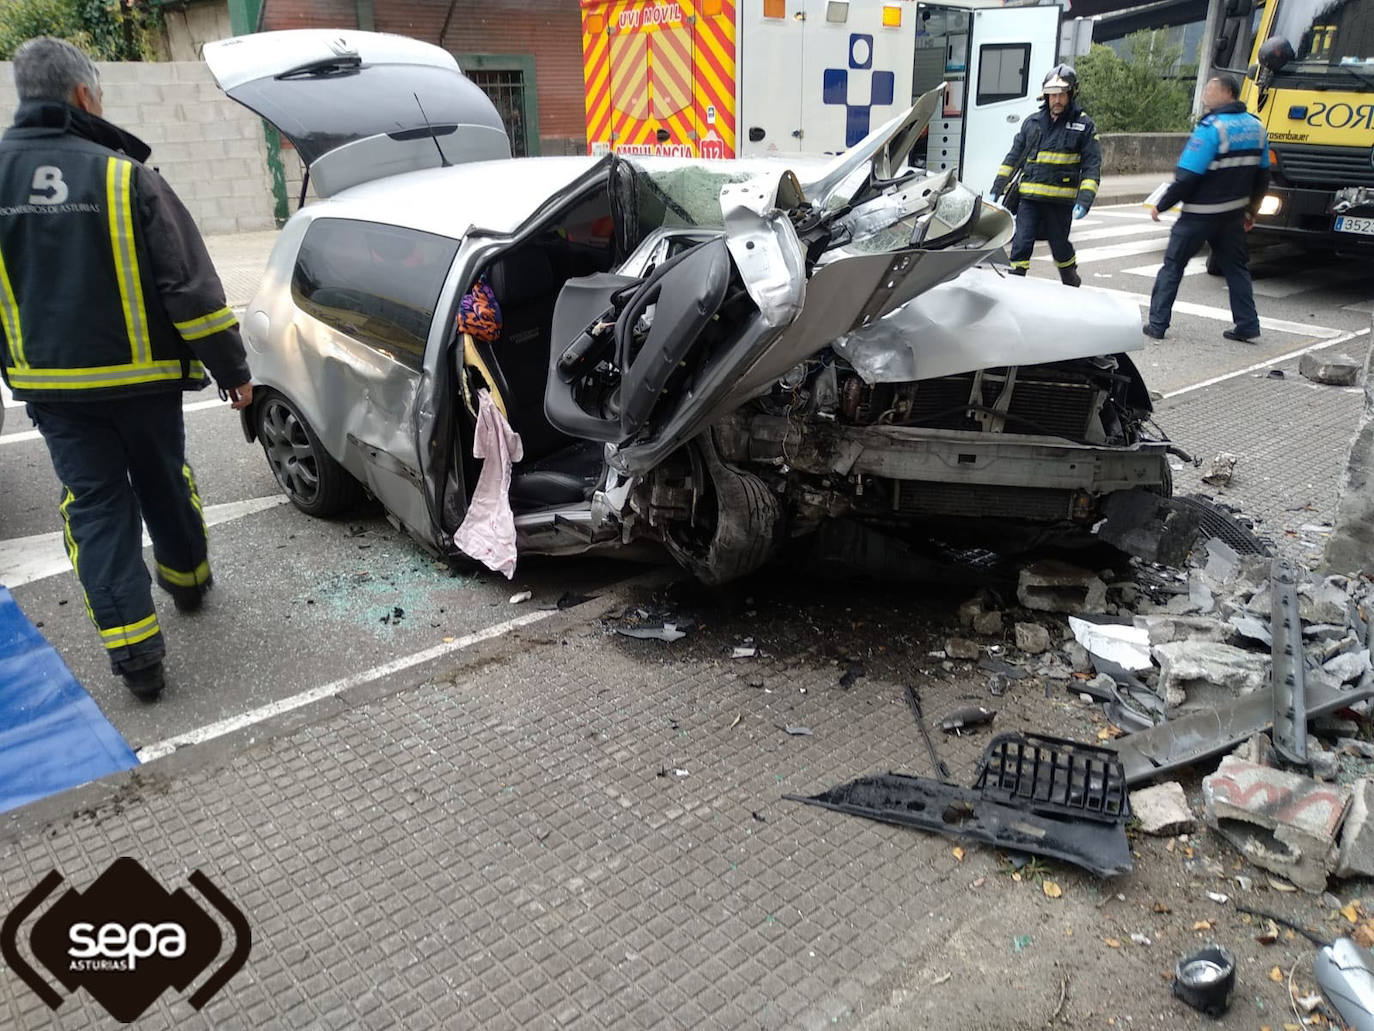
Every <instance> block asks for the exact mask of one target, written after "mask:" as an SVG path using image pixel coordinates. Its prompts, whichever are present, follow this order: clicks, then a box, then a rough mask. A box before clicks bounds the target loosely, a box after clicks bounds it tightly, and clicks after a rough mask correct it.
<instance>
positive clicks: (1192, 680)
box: [1153, 641, 1270, 705]
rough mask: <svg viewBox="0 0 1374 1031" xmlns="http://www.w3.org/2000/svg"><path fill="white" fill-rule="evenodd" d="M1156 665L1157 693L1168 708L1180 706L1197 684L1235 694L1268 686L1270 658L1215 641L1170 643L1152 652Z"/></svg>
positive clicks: (1157, 646)
mask: <svg viewBox="0 0 1374 1031" xmlns="http://www.w3.org/2000/svg"><path fill="white" fill-rule="evenodd" d="M1153 654H1154V657H1155V661H1156V662H1158V663H1159V693H1160V695H1161V696H1163V698H1164V701H1165V702H1166V703H1167V704H1169V705H1182V704H1183V703H1184V702H1185V701H1186V700H1187V693H1188V690H1189V688H1190V687H1191V686H1193V685H1196V684H1215V685H1216V686H1217V687H1224V688H1228V689H1229V690H1231V691H1234V692H1235V693H1237V694H1248V693H1249V692H1251V691H1257V690H1259V689H1260V688H1261V687H1264V686H1266V685H1267V684H1268V683H1269V664H1270V658H1269V656H1267V655H1262V654H1260V653H1257V652H1248V651H1246V650H1245V649H1243V648H1233V647H1231V646H1230V645H1229V644H1218V643H1216V642H1215V641H1173V642H1171V643H1169V644H1161V645H1156V646H1155V648H1154V649H1153Z"/></svg>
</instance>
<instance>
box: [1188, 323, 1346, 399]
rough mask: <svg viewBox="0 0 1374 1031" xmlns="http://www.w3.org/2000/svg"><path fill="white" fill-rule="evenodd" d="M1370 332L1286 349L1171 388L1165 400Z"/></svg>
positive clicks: (1339, 336)
mask: <svg viewBox="0 0 1374 1031" xmlns="http://www.w3.org/2000/svg"><path fill="white" fill-rule="evenodd" d="M1368 333H1369V329H1368V327H1366V328H1365V329H1357V330H1355V331H1353V332H1351V333H1342V334H1340V335H1338V336H1335V337H1332V338H1330V339H1328V340H1321V341H1318V342H1317V343H1315V344H1308V345H1307V346H1306V347H1299V348H1296V349H1295V350H1292V351H1285V352H1284V353H1283V354H1279V355H1275V356H1274V357H1273V358H1266V359H1265V360H1264V361H1262V362H1256V363H1255V364H1254V365H1247V366H1246V367H1245V368H1243V369H1237V370H1236V371H1235V372H1228V373H1225V374H1224V375H1221V376H1213V377H1212V378H1211V379H1204V380H1202V381H1200V382H1198V383H1191V384H1189V385H1188V386H1186V387H1179V388H1178V389H1177V390H1171V391H1169V393H1167V394H1165V395H1164V400H1166V401H1167V400H1169V399H1170V398H1171V397H1178V396H1180V395H1181V394H1190V393H1192V392H1193V391H1194V390H1202V389H1203V388H1204V387H1210V386H1215V385H1216V384H1218V383H1224V382H1226V381H1227V380H1228V379H1235V378H1236V377H1237V376H1248V375H1250V374H1251V373H1252V372H1258V371H1259V370H1260V369H1267V368H1269V367H1270V366H1273V365H1278V364H1279V363H1280V362H1286V361H1288V360H1289V359H1290V358H1300V357H1301V356H1303V355H1305V354H1311V353H1312V352H1313V351H1322V350H1325V349H1326V348H1328V347H1337V346H1339V345H1341V344H1347V343H1349V342H1350V341H1352V340H1356V339H1358V338H1359V337H1362V336H1365V335H1367V334H1368ZM1325 389H1330V388H1325ZM1354 390H1355V392H1357V393H1360V392H1362V391H1361V390H1360V388H1358V387H1356V388H1354Z"/></svg>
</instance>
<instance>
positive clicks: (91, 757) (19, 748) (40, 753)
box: [0, 586, 138, 812]
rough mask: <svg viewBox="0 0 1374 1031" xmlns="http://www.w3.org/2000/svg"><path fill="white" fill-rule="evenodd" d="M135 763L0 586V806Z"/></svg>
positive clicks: (4, 807) (18, 803)
mask: <svg viewBox="0 0 1374 1031" xmlns="http://www.w3.org/2000/svg"><path fill="white" fill-rule="evenodd" d="M137 765H138V758H137V757H136V756H135V755H134V753H133V750H132V749H130V748H129V745H128V744H127V743H126V742H125V740H124V738H122V737H121V736H120V734H119V731H117V730H115V728H114V727H113V726H111V724H110V721H109V720H107V719H106V718H105V714H104V713H102V712H101V711H100V707H99V706H97V705H96V704H95V701H94V700H93V699H92V698H91V696H90V695H88V694H87V693H86V691H85V689H84V688H83V687H82V686H81V685H80V684H78V683H77V682H76V678H75V677H74V676H72V673H71V670H69V669H68V668H67V664H66V663H64V662H63V661H62V658H61V656H59V655H58V654H57V652H56V651H54V650H53V647H52V645H50V644H48V642H47V641H45V640H44V639H43V635H42V634H40V633H39V632H38V629H37V628H36V627H35V626H34V625H33V624H32V623H30V622H29V620H28V617H27V616H25V615H24V613H23V612H21V611H20V609H19V606H18V605H16V604H15V603H14V598H13V597H12V596H11V595H10V592H9V591H8V590H7V589H6V588H5V587H4V586H0V812H4V811H5V810H7V809H13V808H15V807H16V806H21V805H24V804H26V803H28V802H33V801H35V800H37V799H40V798H43V797H44V796H46V795H51V794H53V793H54V792H57V791H62V790H64V789H66V788H71V787H75V786H76V785H78V784H85V783H86V782H87V781H92V780H95V779H96V778H97V777H104V776H105V775H107V774H110V773H116V772H118V771H119V770H127V769H129V768H130V767H133V766H137Z"/></svg>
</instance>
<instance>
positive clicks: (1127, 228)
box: [1069, 222, 1168, 244]
mask: <svg viewBox="0 0 1374 1031" xmlns="http://www.w3.org/2000/svg"><path fill="white" fill-rule="evenodd" d="M1146 233H1161V234H1163V235H1164V237H1165V238H1167V235H1168V230H1167V228H1164V227H1161V226H1157V225H1155V224H1154V223H1153V222H1143V223H1141V224H1140V225H1135V226H1133V225H1121V224H1120V223H1117V224H1116V225H1111V226H1107V227H1106V228H1104V229H1093V230H1091V231H1090V232H1086V233H1080V232H1078V227H1077V226H1074V228H1073V230H1072V231H1071V232H1070V233H1069V240H1070V241H1071V242H1072V243H1075V244H1077V243H1085V242H1087V241H1088V240H1119V239H1120V238H1121V237H1123V236H1143V235H1144V234H1146Z"/></svg>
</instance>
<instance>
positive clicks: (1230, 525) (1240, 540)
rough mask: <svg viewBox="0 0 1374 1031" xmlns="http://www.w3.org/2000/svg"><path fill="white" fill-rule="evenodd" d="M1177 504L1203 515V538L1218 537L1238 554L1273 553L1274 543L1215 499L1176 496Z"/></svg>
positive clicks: (1190, 495)
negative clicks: (1255, 532)
mask: <svg viewBox="0 0 1374 1031" xmlns="http://www.w3.org/2000/svg"><path fill="white" fill-rule="evenodd" d="M1173 500H1174V502H1175V504H1178V505H1180V506H1182V507H1185V508H1190V509H1193V510H1194V511H1196V512H1197V513H1198V515H1200V516H1201V517H1202V539H1203V540H1206V539H1207V538H1208V537H1216V538H1218V539H1219V540H1222V541H1225V542H1226V543H1227V544H1229V545H1231V547H1232V548H1234V549H1235V551H1236V554H1238V555H1272V554H1273V553H1274V548H1273V544H1272V543H1271V542H1267V541H1264V540H1261V539H1260V538H1259V537H1256V536H1255V535H1254V534H1253V533H1251V532H1250V531H1249V530H1248V529H1246V528H1245V527H1244V526H1242V525H1241V524H1240V523H1239V522H1238V521H1237V520H1236V518H1235V517H1234V516H1232V515H1230V514H1229V513H1227V512H1226V511H1225V509H1223V508H1221V507H1220V506H1219V505H1217V504H1216V503H1215V502H1213V501H1209V500H1208V499H1207V498H1204V497H1202V496H1201V495H1198V494H1184V495H1181V496H1176V497H1175V498H1174V499H1173Z"/></svg>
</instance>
